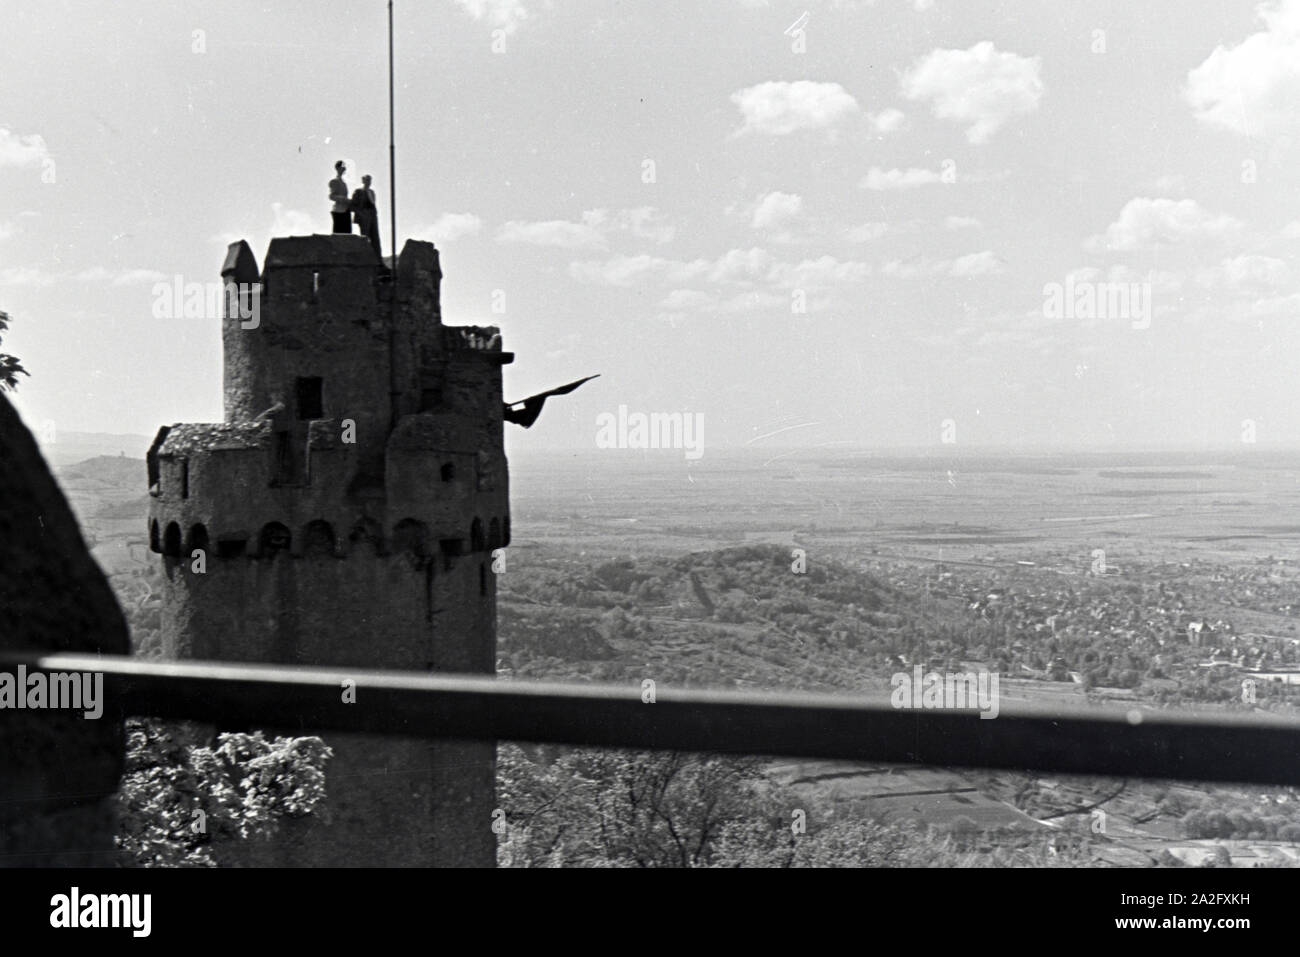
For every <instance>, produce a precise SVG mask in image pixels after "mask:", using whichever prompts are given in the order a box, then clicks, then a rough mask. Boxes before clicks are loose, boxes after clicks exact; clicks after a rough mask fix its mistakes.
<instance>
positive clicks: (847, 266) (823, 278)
mask: <svg viewBox="0 0 1300 957" xmlns="http://www.w3.org/2000/svg"><path fill="white" fill-rule="evenodd" d="M870 275H871V267H870V266H869V265H867V264H866V263H864V262H857V261H854V260H847V261H846V260H840V259H836V258H835V257H834V256H822V257H821V258H820V259H805V260H804V261H803V262H800V263H776V264H775V265H773V267H772V269H771V271H770V272H769V273H768V280H769V281H770V282H773V283H775V284H776V285H778V286H784V287H786V288H791V289H793V288H802V287H805V286H825V285H835V284H839V283H846V282H861V281H862V280H864V279H866V278H867V277H868V276H870Z"/></svg>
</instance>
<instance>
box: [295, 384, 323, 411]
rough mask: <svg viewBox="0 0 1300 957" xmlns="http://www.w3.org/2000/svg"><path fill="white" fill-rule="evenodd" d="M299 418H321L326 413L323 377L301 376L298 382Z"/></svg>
mask: <svg viewBox="0 0 1300 957" xmlns="http://www.w3.org/2000/svg"><path fill="white" fill-rule="evenodd" d="M296 391H297V395H298V418H299V419H300V420H307V419H320V418H323V417H324V415H325V412H324V409H323V408H322V402H321V377H320V376H301V377H299V379H298V382H297V390H296Z"/></svg>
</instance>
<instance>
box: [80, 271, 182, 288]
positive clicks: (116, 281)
mask: <svg viewBox="0 0 1300 957" xmlns="http://www.w3.org/2000/svg"><path fill="white" fill-rule="evenodd" d="M72 278H73V279H75V280H77V281H78V282H109V283H112V284H113V285H114V286H135V285H140V284H142V283H155V282H164V281H166V280H168V279H171V278H172V277H171V276H168V275H167V274H166V273H161V272H159V271H158V270H156V269H118V270H113V269H105V268H104V267H103V266H91V267H90V268H89V269H83V270H81V271H80V272H77V273H74V274H73V275H72Z"/></svg>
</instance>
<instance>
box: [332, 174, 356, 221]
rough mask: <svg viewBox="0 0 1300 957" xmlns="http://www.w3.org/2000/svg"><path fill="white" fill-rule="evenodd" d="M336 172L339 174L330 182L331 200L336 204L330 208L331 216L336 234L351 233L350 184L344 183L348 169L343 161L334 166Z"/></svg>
mask: <svg viewBox="0 0 1300 957" xmlns="http://www.w3.org/2000/svg"><path fill="white" fill-rule="evenodd" d="M334 170H335V172H337V173H338V174H339V175H338V176H336V177H334V179H332V180H330V199H331V200H333V202H334V205H333V206H332V207H331V208H330V216H331V217H333V219H334V232H336V233H350V232H352V216H351V206H350V205H349V202H348V184H347V183H345V182H343V174H344V173H346V172H347V171H348V168H347V166H346V165H345V164H344V162H343V161H342V160H339V161H338V162H337V163H335V164H334Z"/></svg>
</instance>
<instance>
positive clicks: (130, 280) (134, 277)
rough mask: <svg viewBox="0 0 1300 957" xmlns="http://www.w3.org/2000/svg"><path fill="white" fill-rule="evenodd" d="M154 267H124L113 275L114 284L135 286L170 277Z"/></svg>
mask: <svg viewBox="0 0 1300 957" xmlns="http://www.w3.org/2000/svg"><path fill="white" fill-rule="evenodd" d="M170 278H171V277H170V276H167V275H165V274H163V273H160V272H159V271H158V270H156V269H125V270H123V271H122V272H119V273H116V274H114V276H113V285H114V286H137V285H140V284H142V283H155V282H162V281H163V280H164V279H170Z"/></svg>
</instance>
